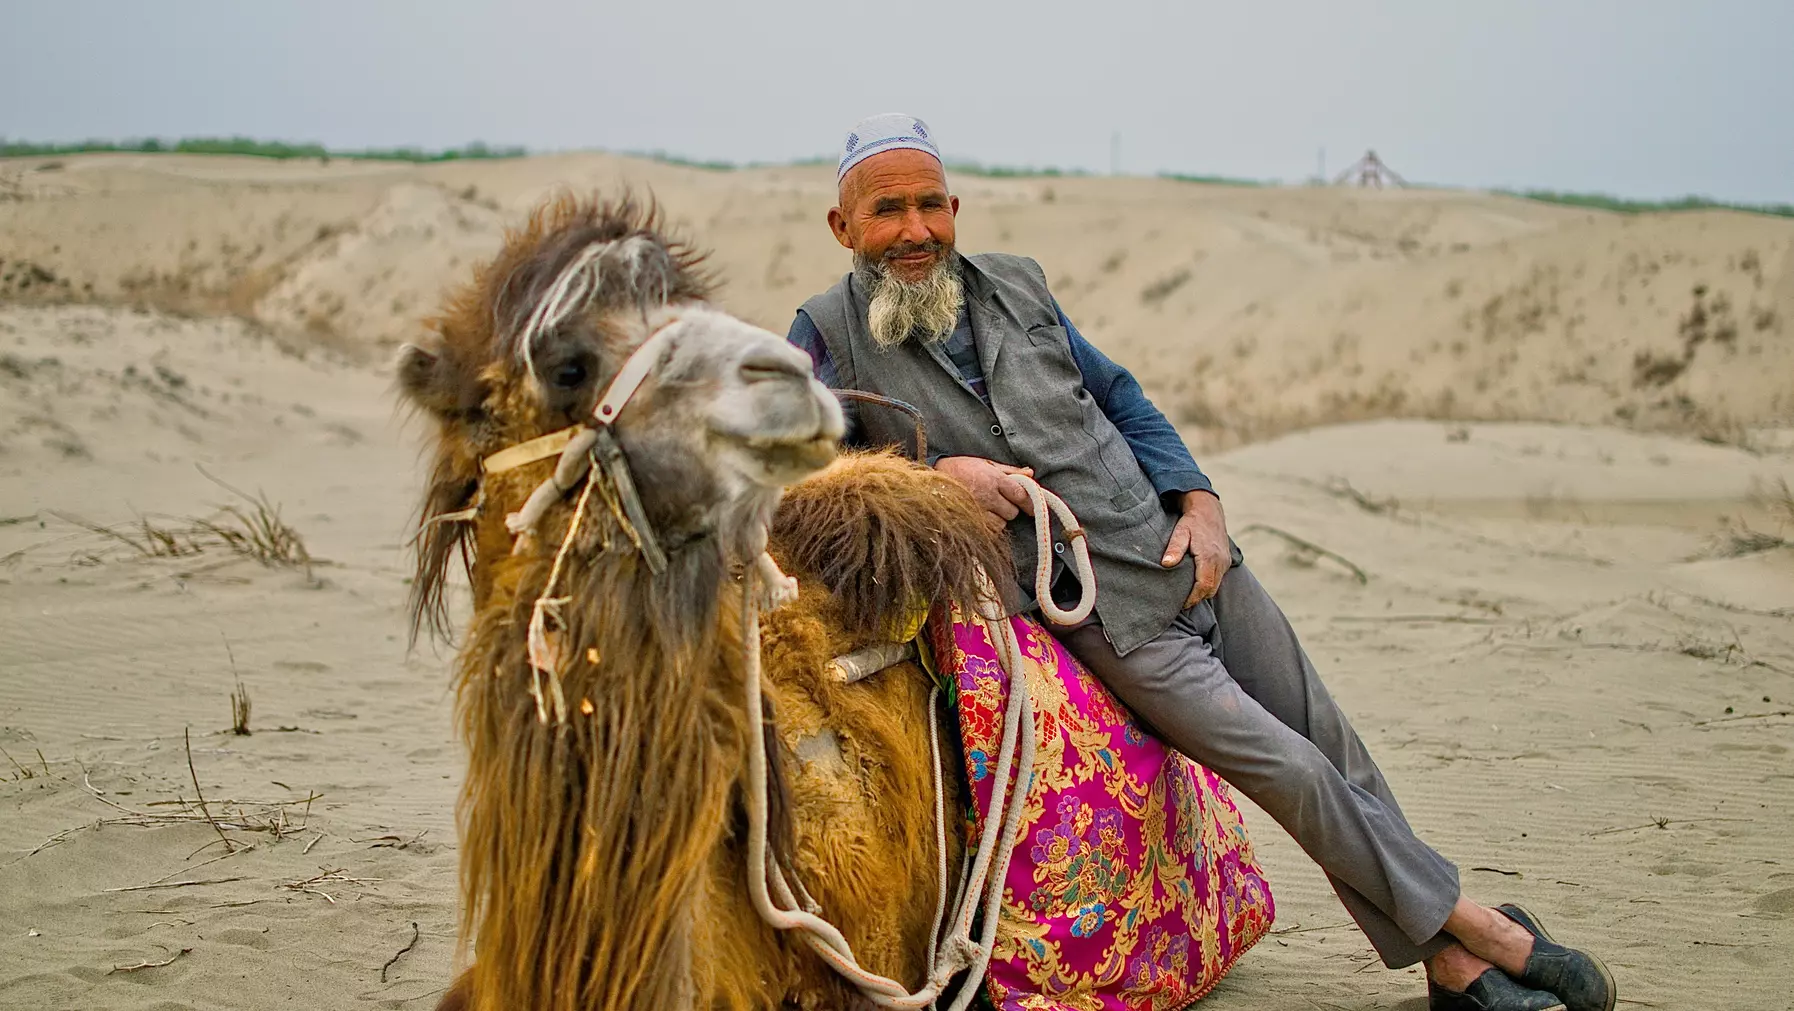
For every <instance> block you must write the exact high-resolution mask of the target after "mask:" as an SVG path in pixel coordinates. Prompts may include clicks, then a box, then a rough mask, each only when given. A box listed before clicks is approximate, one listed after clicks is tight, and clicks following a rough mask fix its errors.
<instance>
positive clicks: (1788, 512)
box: [1713, 478, 1794, 558]
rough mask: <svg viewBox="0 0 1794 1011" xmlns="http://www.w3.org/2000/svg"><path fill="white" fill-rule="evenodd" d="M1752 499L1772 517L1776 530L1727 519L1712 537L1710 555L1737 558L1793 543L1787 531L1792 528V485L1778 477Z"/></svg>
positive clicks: (1792, 544)
mask: <svg viewBox="0 0 1794 1011" xmlns="http://www.w3.org/2000/svg"><path fill="white" fill-rule="evenodd" d="M1751 498H1752V503H1751V504H1752V505H1755V506H1757V507H1759V508H1761V509H1763V510H1764V511H1766V512H1768V513H1769V515H1770V516H1772V517H1774V519H1775V522H1776V531H1775V532H1774V533H1770V532H1769V531H1767V530H1756V529H1753V528H1752V527H1751V526H1750V525H1749V524H1747V523H1746V522H1745V521H1744V520H1742V519H1739V520H1736V521H1730V522H1727V523H1726V524H1725V529H1724V531H1723V532H1722V533H1720V535H1719V536H1718V538H1716V539H1715V542H1714V545H1713V554H1715V555H1717V556H1719V557H1721V558H1740V557H1743V556H1744V555H1755V554H1759V553H1761V552H1764V551H1774V550H1776V549H1777V548H1784V547H1790V546H1794V539H1790V532H1791V531H1794V487H1790V486H1789V484H1788V481H1787V479H1786V478H1782V479H1780V480H1778V481H1777V482H1776V483H1775V486H1774V487H1772V488H1768V489H1765V490H1762V491H1759V492H1757V493H1756V494H1755V495H1753V496H1751Z"/></svg>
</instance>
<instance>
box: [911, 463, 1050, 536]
mask: <svg viewBox="0 0 1794 1011" xmlns="http://www.w3.org/2000/svg"><path fill="white" fill-rule="evenodd" d="M934 469H935V470H938V471H940V472H941V473H943V474H945V475H947V476H948V477H950V478H952V479H954V480H955V481H958V482H959V483H960V484H963V485H965V486H966V488H967V490H969V491H970V492H971V493H972V497H973V498H975V499H977V500H978V504H979V505H981V506H983V507H984V518H985V525H986V526H987V527H989V528H990V531H991V532H992V533H1001V532H1002V531H1003V528H1004V526H1005V525H1006V524H1007V523H1008V522H1009V521H1010V520H1012V519H1015V518H1016V517H1017V516H1019V515H1021V514H1022V513H1027V514H1028V515H1029V516H1032V515H1034V503H1033V502H1032V501H1031V500H1030V499H1029V498H1028V493H1027V492H1025V491H1023V490H1022V488H1021V485H1018V484H1016V483H1015V482H1014V481H1011V480H1009V475H1011V474H1026V475H1027V476H1028V477H1033V476H1034V469H1033V468H1032V467H1011V466H1009V465H1008V464H1006V463H998V462H997V461H995V460H986V459H984V458H983V457H981V456H943V457H941V458H940V459H939V460H938V461H936V462H935V465H934Z"/></svg>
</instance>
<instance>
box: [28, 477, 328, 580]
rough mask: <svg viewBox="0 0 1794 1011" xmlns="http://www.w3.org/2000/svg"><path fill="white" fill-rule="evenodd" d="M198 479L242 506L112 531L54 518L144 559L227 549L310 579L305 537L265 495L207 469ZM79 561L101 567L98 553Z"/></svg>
mask: <svg viewBox="0 0 1794 1011" xmlns="http://www.w3.org/2000/svg"><path fill="white" fill-rule="evenodd" d="M200 473H202V474H205V476H206V478H207V479H208V480H210V481H211V482H212V483H213V484H216V485H218V486H219V487H220V488H223V489H224V490H225V491H228V492H230V493H231V494H232V495H235V496H237V497H238V498H239V499H241V500H242V503H241V504H236V503H232V504H228V505H224V506H220V507H219V509H218V511H217V512H216V513H214V514H213V515H212V516H209V517H188V518H185V519H174V520H166V519H161V518H157V517H154V516H139V517H137V519H135V520H133V521H131V522H129V523H118V524H113V525H111V526H106V525H103V524H99V523H94V522H92V521H90V520H86V519H83V518H81V517H79V516H74V515H71V514H68V513H60V512H52V513H50V515H52V516H55V517H56V518H57V519H60V520H62V521H63V522H65V523H69V524H72V525H74V526H77V527H80V528H81V529H83V530H86V531H88V532H89V533H93V534H97V535H99V536H100V537H102V538H104V539H105V540H107V541H109V542H111V543H113V544H117V545H122V546H124V547H125V548H127V549H129V551H130V553H131V554H133V555H135V556H137V557H140V558H186V557H189V556H192V555H199V554H204V553H206V552H207V551H210V550H213V549H215V548H223V549H225V550H227V551H230V552H232V553H233V554H237V555H241V556H243V557H245V558H253V559H255V560H256V561H258V562H260V563H261V564H263V565H266V566H268V567H270V568H293V569H300V570H302V571H304V573H305V574H306V577H307V578H310V577H311V567H312V562H313V558H312V555H311V552H310V550H309V549H307V548H306V546H305V538H304V536H303V535H301V534H300V533H299V531H298V530H297V529H295V528H294V527H293V526H292V524H290V523H288V522H287V521H286V520H284V519H282V518H281V515H280V506H279V505H277V504H275V503H274V502H273V500H271V499H269V498H268V496H267V493H265V492H257V493H256V494H254V495H251V494H249V493H248V492H246V491H243V490H241V489H239V488H236V487H234V486H232V485H230V484H228V483H226V482H224V481H221V480H219V479H218V478H216V477H213V476H212V475H211V474H209V473H207V472H206V470H205V468H203V467H202V468H200ZM76 558H77V560H78V561H81V562H85V563H87V564H95V563H98V562H99V561H101V557H100V555H99V554H98V552H94V551H88V552H84V553H81V554H78V555H77V556H76Z"/></svg>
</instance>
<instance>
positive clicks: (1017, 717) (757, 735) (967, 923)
mask: <svg viewBox="0 0 1794 1011" xmlns="http://www.w3.org/2000/svg"><path fill="white" fill-rule="evenodd" d="M1011 478H1012V479H1013V480H1014V481H1015V482H1016V483H1017V484H1019V485H1021V486H1022V488H1023V489H1025V490H1026V491H1027V492H1028V496H1029V498H1030V500H1031V501H1032V503H1033V505H1034V526H1035V531H1036V544H1037V546H1038V547H1039V549H1040V553H1039V556H1038V558H1037V560H1036V564H1035V587H1036V589H1037V590H1039V591H1040V593H1039V596H1040V606H1041V610H1042V612H1043V613H1044V614H1045V615H1046V616H1047V618H1048V620H1050V621H1052V622H1054V623H1057V624H1075V623H1076V622H1079V621H1082V620H1084V619H1085V618H1087V617H1089V615H1090V612H1091V611H1092V610H1093V609H1094V608H1095V606H1096V575H1095V572H1094V570H1093V569H1092V567H1091V564H1090V554H1089V550H1088V549H1087V548H1086V547H1085V544H1084V541H1085V538H1083V537H1082V536H1074V535H1072V534H1069V533H1068V539H1069V540H1071V541H1072V544H1073V546H1074V558H1075V562H1076V565H1077V571H1078V578H1079V580H1080V581H1081V583H1082V584H1083V585H1082V592H1081V594H1080V597H1079V600H1078V603H1077V605H1076V606H1075V607H1073V608H1072V609H1070V610H1069V611H1068V610H1064V609H1062V608H1060V607H1059V606H1058V605H1057V604H1056V603H1054V602H1053V598H1052V595H1051V594H1050V593H1048V592H1046V590H1047V588H1048V585H1049V583H1050V581H1051V576H1052V568H1053V553H1052V552H1051V551H1050V550H1049V542H1050V541H1051V526H1052V520H1053V518H1054V517H1057V518H1058V519H1059V521H1060V523H1062V524H1064V525H1065V526H1066V527H1067V528H1068V531H1076V532H1077V533H1078V534H1081V533H1082V528H1081V527H1079V526H1078V521H1077V517H1076V516H1074V515H1073V514H1072V511H1071V509H1070V508H1068V507H1067V506H1066V505H1065V502H1064V501H1063V500H1061V499H1060V498H1059V496H1057V495H1054V494H1053V493H1052V492H1050V491H1047V490H1046V489H1044V488H1042V487H1040V486H1039V485H1038V484H1036V483H1035V482H1034V480H1033V479H1032V478H1029V477H1027V476H1025V475H1020V474H1015V475H1011ZM982 582H983V583H984V586H985V590H986V591H987V592H986V593H985V597H986V600H987V602H988V601H996V600H999V599H1000V598H999V596H998V595H997V593H996V587H995V586H994V585H993V584H992V583H991V582H990V576H989V574H984V576H983V580H982ZM745 583H746V585H745V587H744V589H745V598H746V599H745V600H744V601H743V602H742V609H741V616H742V641H743V648H744V650H745V651H746V657H745V663H744V665H743V666H744V674H745V677H744V678H743V680H744V681H745V683H746V689H747V692H746V696H747V697H746V703H747V725H748V747H747V763H748V776H747V778H748V782H747V808H748V852H747V865H748V866H747V869H748V898H749V899H750V900H751V901H752V902H753V904H754V909H755V911H756V912H758V913H759V914H760V918H761V919H763V920H765V921H766V923H767V924H768V925H770V926H771V927H773V928H774V929H775V930H795V931H798V932H799V934H800V935H801V936H802V938H803V940H804V941H805V942H807V943H808V944H809V946H810V948H811V950H813V951H815V952H816V954H817V955H818V956H819V957H820V958H821V959H822V960H823V961H824V962H825V963H827V964H828V965H829V966H830V967H831V968H833V969H834V970H835V971H836V972H837V973H839V974H840V975H841V976H842V977H843V978H844V979H846V980H847V981H848V982H850V983H852V984H853V985H854V986H855V987H856V988H857V989H858V990H859V991H860V993H861V994H863V995H864V996H865V997H866V999H867V1000H869V1001H871V1002H872V1003H873V1004H875V1005H877V1006H878V1007H881V1008H892V1009H902V1011H915V1009H921V1008H927V1007H931V1006H933V1005H934V1004H935V1003H936V1002H937V1001H939V1000H940V998H941V996H942V995H943V994H944V993H945V992H946V989H947V986H948V985H949V983H950V982H951V981H952V979H953V978H954V977H955V976H957V975H958V974H959V973H961V972H965V973H966V978H965V981H964V983H963V984H961V987H960V990H959V992H958V993H957V994H956V995H955V996H954V1000H953V1003H952V1005H951V1008H950V1011H965V1008H966V1007H968V1006H969V1005H970V1004H971V1003H972V1001H973V1000H974V999H975V998H976V997H977V995H978V993H979V991H980V990H981V989H982V984H983V980H984V973H985V971H986V969H988V968H989V966H990V959H991V953H992V952H993V951H994V950H995V947H996V940H997V924H998V921H999V919H1000V918H1001V913H1002V903H1003V882H1004V880H1005V879H1006V878H1007V877H1008V876H1009V860H1010V856H1011V855H1012V854H1013V853H1014V851H1015V843H1016V835H1017V833H1018V832H1019V831H1020V829H1021V823H1022V817H1023V813H1024V808H1025V807H1026V804H1027V799H1028V793H1029V790H1030V787H1031V785H1032V783H1033V776H1034V751H1035V730H1034V706H1033V699H1032V698H1031V696H1030V693H1029V690H1028V676H1027V672H1026V671H1025V670H1024V668H1023V666H1022V664H1023V654H1022V648H1021V643H1020V642H1019V641H1018V640H1017V639H1016V635H1015V626H1014V625H1013V624H1012V623H1011V622H1010V620H1009V618H1008V616H1007V615H1005V614H1003V613H1002V609H1001V608H1000V607H996V606H994V605H992V606H987V607H986V608H985V609H983V610H979V611H977V612H976V613H975V617H976V620H977V621H978V622H979V623H980V624H982V625H983V626H984V629H985V631H986V632H987V633H988V634H989V635H990V637H991V641H992V642H994V643H995V644H996V647H997V658H998V660H999V662H1000V663H1001V664H1002V666H1003V670H1004V673H1005V674H1007V675H1008V677H1009V701H1008V705H1007V706H1006V707H1005V709H1004V715H1003V741H1002V745H1001V746H1000V747H999V749H998V754H997V763H996V768H995V770H994V773H995V778H994V781H993V782H994V785H993V787H992V790H991V796H990V803H989V805H988V808H987V809H986V811H985V818H984V829H983V831H982V832H981V833H980V835H979V839H978V847H977V850H976V852H975V853H970V852H969V853H967V855H966V863H965V865H964V866H962V868H961V873H960V880H959V888H958V890H957V893H956V894H955V896H954V898H953V900H952V902H951V908H952V910H953V917H952V921H951V925H950V928H949V930H948V932H947V934H946V936H945V937H942V935H941V928H942V926H943V925H944V924H945V923H946V919H947V911H948V908H949V903H948V900H947V839H946V832H947V813H946V805H945V787H944V784H943V782H942V771H941V753H940V727H939V721H940V713H939V708H938V706H937V704H936V703H937V701H938V699H939V696H940V687H939V686H938V685H937V686H935V688H934V689H933V691H931V692H930V693H929V698H928V742H929V750H930V752H931V754H932V756H933V760H934V811H935V845H936V848H937V862H936V864H937V866H936V871H937V878H936V887H937V889H938V890H937V892H936V902H935V914H934V925H933V928H932V930H930V932H929V935H928V978H927V979H926V980H925V981H924V982H923V984H922V988H921V989H920V990H917V991H915V992H914V993H911V992H910V991H909V990H908V988H906V987H905V986H904V985H903V984H901V983H899V982H897V981H896V980H894V979H890V978H888V977H885V976H881V975H879V974H877V973H875V972H871V971H868V970H867V969H865V968H863V967H861V965H860V964H859V961H858V960H857V959H856V958H854V954H853V948H852V947H851V946H850V945H849V944H848V943H847V939H846V938H845V937H843V936H842V934H841V931H840V930H839V929H838V928H837V927H835V925H834V924H832V923H830V922H828V921H827V920H825V919H823V918H822V916H821V915H819V914H820V913H821V909H820V908H819V907H818V906H817V904H816V902H815V901H814V900H813V899H811V898H810V896H809V893H808V892H807V891H805V889H804V887H803V885H802V884H801V883H800V882H798V881H797V880H796V877H795V875H791V876H789V877H788V875H787V872H786V869H785V868H782V867H780V866H779V861H778V859H777V858H776V856H775V855H774V854H773V853H772V851H771V849H770V848H769V847H768V845H767V838H766V837H767V811H768V808H769V805H770V802H769V800H768V797H767V769H766V726H765V719H764V717H763V715H762V714H763V712H764V710H763V709H762V708H761V692H760V607H761V605H762V604H763V603H764V604H765V605H766V606H769V607H777V606H778V605H779V604H781V603H783V602H784V601H786V600H789V599H791V598H793V597H795V595H796V592H797V590H796V581H795V580H793V579H791V578H790V577H788V576H786V575H785V574H784V573H783V572H780V571H779V567H778V564H777V563H775V562H774V561H773V560H772V557H771V556H770V555H765V554H762V555H761V556H760V557H759V559H758V560H757V562H756V564H755V565H753V566H750V567H749V569H748V573H747V578H746V580H745ZM1012 773H1013V774H1014V778H1015V783H1014V785H1013V787H1012V786H1011V785H1010V782H1009V780H1010V776H1011V774H1012ZM794 886H795V891H794ZM800 899H801V900H802V902H801V907H800V901H799V900H800ZM980 913H982V914H983V920H982V929H981V930H980V931H979V936H978V937H977V938H976V939H973V937H972V930H973V927H974V924H975V922H976V921H977V918H978V916H979V914H980Z"/></svg>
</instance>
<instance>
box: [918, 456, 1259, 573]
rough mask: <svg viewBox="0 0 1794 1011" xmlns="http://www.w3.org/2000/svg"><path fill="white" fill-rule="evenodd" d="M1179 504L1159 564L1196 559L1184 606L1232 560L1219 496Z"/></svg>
mask: <svg viewBox="0 0 1794 1011" xmlns="http://www.w3.org/2000/svg"><path fill="white" fill-rule="evenodd" d="M942 462H945V461H942ZM1183 507H1184V509H1183V516H1182V518H1180V519H1179V520H1178V521H1177V526H1176V528H1174V529H1173V530H1172V531H1171V543H1169V544H1167V545H1165V557H1163V558H1161V559H1159V564H1160V565H1163V566H1164V567H1165V568H1167V569H1169V568H1171V567H1172V566H1173V565H1176V564H1177V563H1179V562H1181V561H1183V560H1184V555H1186V554H1187V555H1189V556H1191V557H1192V558H1194V559H1196V585H1195V586H1194V587H1192V588H1191V589H1190V597H1189V599H1188V600H1185V601H1184V606H1185V607H1194V606H1195V604H1196V602H1197V601H1199V600H1207V599H1208V598H1210V597H1212V596H1214V595H1215V591H1217V590H1219V589H1220V588H1221V577H1222V576H1224V575H1226V574H1227V569H1228V567H1229V566H1231V565H1232V564H1233V549H1232V548H1230V547H1229V546H1228V543H1227V514H1226V513H1224V512H1223V511H1222V510H1221V500H1220V499H1219V498H1216V497H1215V496H1214V495H1211V494H1209V493H1208V492H1205V491H1190V492H1185V493H1184V500H1183Z"/></svg>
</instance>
